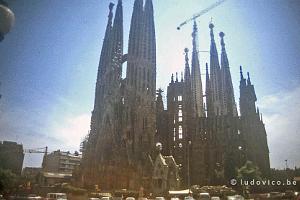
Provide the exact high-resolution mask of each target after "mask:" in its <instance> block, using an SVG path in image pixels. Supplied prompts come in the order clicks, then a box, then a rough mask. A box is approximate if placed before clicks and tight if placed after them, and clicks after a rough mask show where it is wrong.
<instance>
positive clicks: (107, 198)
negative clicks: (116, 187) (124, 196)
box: [100, 197, 112, 200]
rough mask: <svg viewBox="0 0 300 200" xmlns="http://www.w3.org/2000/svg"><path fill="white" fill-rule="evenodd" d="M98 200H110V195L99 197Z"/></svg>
mask: <svg viewBox="0 0 300 200" xmlns="http://www.w3.org/2000/svg"><path fill="white" fill-rule="evenodd" d="M100 200H112V197H101V199H100Z"/></svg>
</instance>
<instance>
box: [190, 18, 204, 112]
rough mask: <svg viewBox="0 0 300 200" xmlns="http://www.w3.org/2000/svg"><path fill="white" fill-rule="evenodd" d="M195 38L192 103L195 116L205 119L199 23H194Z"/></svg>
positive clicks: (193, 34)
mask: <svg viewBox="0 0 300 200" xmlns="http://www.w3.org/2000/svg"><path fill="white" fill-rule="evenodd" d="M192 37H193V52H192V74H191V86H192V101H193V107H194V108H193V110H194V112H195V116H198V117H204V116H205V113H204V108H203V90H202V79H201V72H200V63H199V55H198V28H197V23H196V21H194V29H193V33H192Z"/></svg>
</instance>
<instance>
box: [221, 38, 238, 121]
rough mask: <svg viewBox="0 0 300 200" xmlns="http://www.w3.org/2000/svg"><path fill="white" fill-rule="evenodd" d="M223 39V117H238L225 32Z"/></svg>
mask: <svg viewBox="0 0 300 200" xmlns="http://www.w3.org/2000/svg"><path fill="white" fill-rule="evenodd" d="M219 35H220V38H221V46H222V52H221V97H222V98H221V102H222V109H221V113H222V115H231V116H237V108H236V103H235V98H234V91H233V85H232V79H231V73H230V68H229V62H228V58H227V53H226V49H225V43H224V36H225V34H224V33H223V32H220V34H219Z"/></svg>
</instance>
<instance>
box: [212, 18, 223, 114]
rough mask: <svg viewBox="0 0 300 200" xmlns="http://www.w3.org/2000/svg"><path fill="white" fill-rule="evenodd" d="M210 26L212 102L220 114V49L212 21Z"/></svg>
mask: <svg viewBox="0 0 300 200" xmlns="http://www.w3.org/2000/svg"><path fill="white" fill-rule="evenodd" d="M209 28H210V37H211V43H210V93H211V94H210V95H211V103H212V106H213V113H214V114H215V115H220V111H221V99H220V86H221V82H220V64H219V58H218V51H217V47H216V42H215V38H214V32H213V28H214V25H213V24H212V23H210V24H209Z"/></svg>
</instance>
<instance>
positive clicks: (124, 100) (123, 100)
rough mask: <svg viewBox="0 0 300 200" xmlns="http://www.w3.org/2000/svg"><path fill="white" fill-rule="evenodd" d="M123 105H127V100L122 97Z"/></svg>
mask: <svg viewBox="0 0 300 200" xmlns="http://www.w3.org/2000/svg"><path fill="white" fill-rule="evenodd" d="M122 104H123V105H124V104H125V99H124V97H122Z"/></svg>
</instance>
